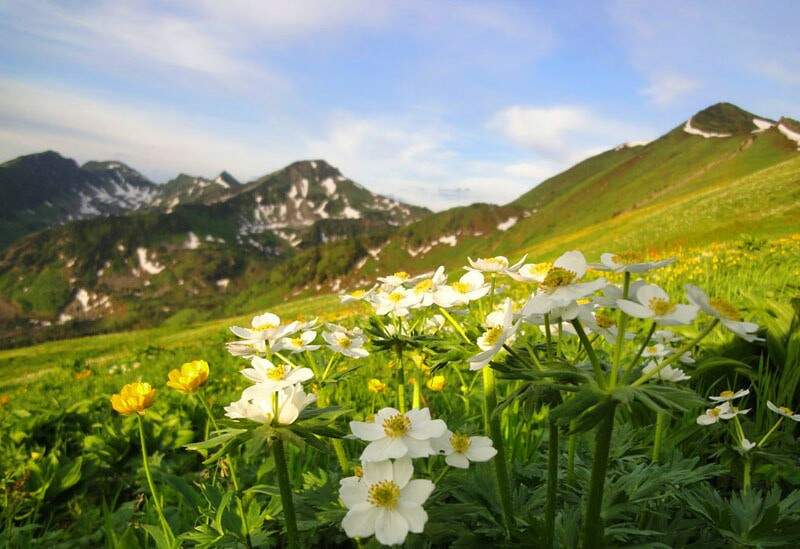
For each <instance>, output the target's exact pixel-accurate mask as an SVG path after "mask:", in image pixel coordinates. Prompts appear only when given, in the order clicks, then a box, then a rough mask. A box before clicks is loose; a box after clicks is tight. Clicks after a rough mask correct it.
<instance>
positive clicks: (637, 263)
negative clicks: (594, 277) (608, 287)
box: [592, 253, 675, 273]
mask: <svg viewBox="0 0 800 549" xmlns="http://www.w3.org/2000/svg"><path fill="white" fill-rule="evenodd" d="M674 262H675V258H674V257H671V258H669V259H662V260H660V261H642V257H641V256H639V255H637V254H631V253H627V254H611V253H605V254H602V255H601V256H600V263H593V264H592V268H593V269H596V270H598V271H612V272H615V273H622V272H628V273H646V272H647V271H652V270H653V269H660V268H661V267H666V266H667V265H671V264H672V263H674Z"/></svg>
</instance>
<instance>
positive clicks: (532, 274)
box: [506, 263, 553, 282]
mask: <svg viewBox="0 0 800 549" xmlns="http://www.w3.org/2000/svg"><path fill="white" fill-rule="evenodd" d="M552 266H553V265H552V264H550V263H525V264H524V265H522V266H521V267H520V268H519V269H518V270H517V271H511V270H508V271H506V274H507V275H508V276H510V277H511V278H513V279H514V280H516V281H517V282H542V281H543V280H544V278H545V277H546V276H547V273H548V271H550V269H551V268H552Z"/></svg>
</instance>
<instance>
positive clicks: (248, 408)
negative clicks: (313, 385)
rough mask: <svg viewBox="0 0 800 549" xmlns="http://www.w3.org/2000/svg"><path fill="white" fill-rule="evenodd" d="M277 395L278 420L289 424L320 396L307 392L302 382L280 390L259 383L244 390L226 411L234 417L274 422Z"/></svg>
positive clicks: (259, 421) (282, 423)
mask: <svg viewBox="0 0 800 549" xmlns="http://www.w3.org/2000/svg"><path fill="white" fill-rule="evenodd" d="M276 399H277V408H278V423H279V424H281V425H290V424H292V423H294V422H295V421H296V420H297V418H298V417H299V416H300V412H302V411H303V409H304V408H305V407H306V406H308V405H309V404H311V403H312V402H314V401H315V400H317V396H316V395H315V394H313V393H310V394H306V392H305V391H303V386H302V385H299V384H298V385H292V386H290V387H285V388H283V389H281V390H279V391H276V390H274V388H273V387H272V386H269V385H266V384H263V383H256V384H255V385H252V386H250V387H248V388H247V389H245V390H244V391H243V392H242V398H241V399H239V400H237V401H235V402H231V403H230V405H228V406H225V415H226V416H227V417H229V418H231V419H249V420H250V421H255V422H257V423H272V422H273V419H274V414H275V407H276V404H275V401H276Z"/></svg>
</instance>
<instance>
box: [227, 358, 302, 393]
mask: <svg viewBox="0 0 800 549" xmlns="http://www.w3.org/2000/svg"><path fill="white" fill-rule="evenodd" d="M250 365H251V366H252V367H251V368H245V369H244V370H242V374H243V375H244V377H246V378H247V379H249V380H250V381H252V382H254V383H261V384H263V385H265V386H267V387H272V389H273V390H274V391H277V390H280V389H283V388H285V387H289V386H291V385H295V384H297V383H302V382H304V381H308V380H309V379H311V378H313V377H314V372H312V371H311V369H310V368H293V367H292V366H289V365H277V366H276V365H275V364H273V363H272V362H271V361H269V360H267V359H266V358H261V357H259V356H256V357H253V358H252V359H251V360H250Z"/></svg>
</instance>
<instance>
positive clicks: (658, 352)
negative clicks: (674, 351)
mask: <svg viewBox="0 0 800 549" xmlns="http://www.w3.org/2000/svg"><path fill="white" fill-rule="evenodd" d="M669 353H670V350H669V349H667V348H666V347H664V346H663V345H662V344H661V343H655V344H653V345H648V346H647V347H645V348H644V351H642V356H643V357H645V358H663V357H665V356H667V355H668V354H669Z"/></svg>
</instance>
